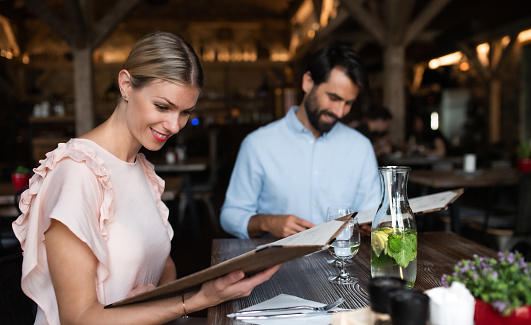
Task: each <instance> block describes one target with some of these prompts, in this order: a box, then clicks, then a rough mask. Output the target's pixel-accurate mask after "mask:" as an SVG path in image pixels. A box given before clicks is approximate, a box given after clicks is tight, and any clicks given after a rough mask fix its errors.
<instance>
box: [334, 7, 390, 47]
mask: <svg viewBox="0 0 531 325" xmlns="http://www.w3.org/2000/svg"><path fill="white" fill-rule="evenodd" d="M340 3H341V4H342V5H343V6H344V7H345V8H346V9H347V10H348V12H349V13H350V15H351V16H352V17H353V18H355V19H356V21H357V22H358V23H359V24H360V25H361V26H363V28H365V30H367V31H368V32H370V33H371V34H372V35H373V36H374V38H375V39H376V41H378V43H380V45H382V46H385V44H386V32H385V27H384V25H383V24H382V21H381V19H380V18H379V17H378V16H376V15H374V13H373V12H372V11H369V10H367V9H365V7H364V6H363V4H362V3H361V1H360V0H340Z"/></svg>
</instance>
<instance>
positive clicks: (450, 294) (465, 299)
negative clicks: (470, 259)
mask: <svg viewBox="0 0 531 325" xmlns="http://www.w3.org/2000/svg"><path fill="white" fill-rule="evenodd" d="M426 294H427V295H428V296H429V297H430V322H431V323H432V324H433V325H473V324H474V306H475V300H474V296H472V294H471V293H470V291H468V289H467V288H466V287H465V285H464V284H462V283H460V282H453V283H452V285H451V286H450V287H449V288H444V287H439V288H433V289H430V290H428V291H426Z"/></svg>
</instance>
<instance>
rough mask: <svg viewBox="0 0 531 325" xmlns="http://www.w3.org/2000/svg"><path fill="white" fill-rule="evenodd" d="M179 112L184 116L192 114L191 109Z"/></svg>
mask: <svg viewBox="0 0 531 325" xmlns="http://www.w3.org/2000/svg"><path fill="white" fill-rule="evenodd" d="M181 114H182V115H185V116H190V115H191V114H192V111H182V112H181Z"/></svg>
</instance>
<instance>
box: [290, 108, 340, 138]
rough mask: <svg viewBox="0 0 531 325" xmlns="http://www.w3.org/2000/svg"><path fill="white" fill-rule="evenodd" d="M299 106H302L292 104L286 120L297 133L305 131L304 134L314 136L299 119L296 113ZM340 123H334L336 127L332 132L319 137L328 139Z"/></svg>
mask: <svg viewBox="0 0 531 325" xmlns="http://www.w3.org/2000/svg"><path fill="white" fill-rule="evenodd" d="M299 108H300V107H299V106H292V107H291V108H290V109H289V111H288V113H287V114H286V122H287V124H288V127H289V128H290V129H291V130H292V131H293V132H295V133H304V134H307V133H309V134H311V135H312V137H313V133H312V132H311V131H310V130H308V129H307V128H306V127H305V126H304V125H303V124H302V123H301V121H299V119H298V118H297V115H296V114H295V113H296V112H297V110H298V109H299ZM338 123H339V122H338ZM338 123H336V125H334V127H333V128H332V130H330V132H325V133H323V134H321V136H320V137H319V139H323V140H325V139H327V138H328V134H329V133H332V132H334V129H336V127H337V124H338Z"/></svg>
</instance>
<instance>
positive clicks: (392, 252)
mask: <svg viewBox="0 0 531 325" xmlns="http://www.w3.org/2000/svg"><path fill="white" fill-rule="evenodd" d="M388 243H389V250H388V254H389V256H391V257H392V258H394V260H395V262H396V263H397V264H398V265H400V266H402V267H404V268H406V267H407V266H408V265H409V262H411V261H413V260H414V259H415V258H417V234H404V235H397V234H390V235H389V237H388Z"/></svg>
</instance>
